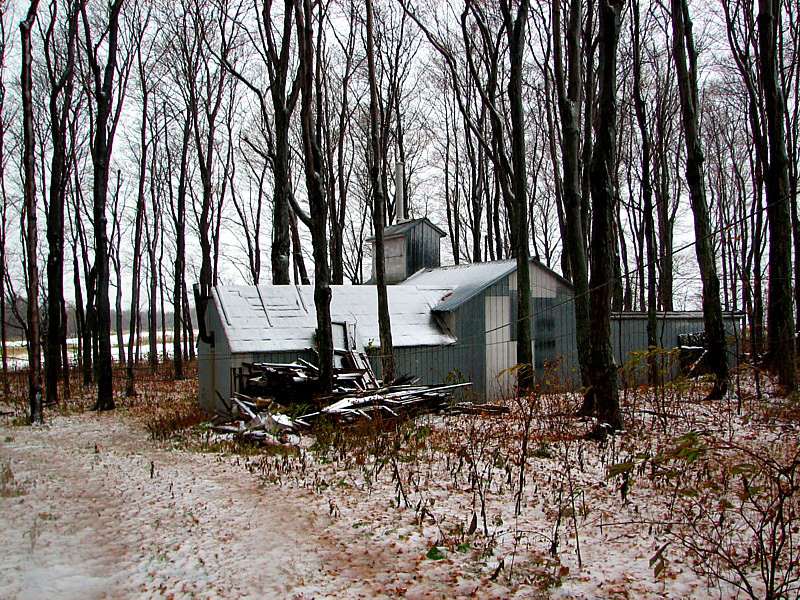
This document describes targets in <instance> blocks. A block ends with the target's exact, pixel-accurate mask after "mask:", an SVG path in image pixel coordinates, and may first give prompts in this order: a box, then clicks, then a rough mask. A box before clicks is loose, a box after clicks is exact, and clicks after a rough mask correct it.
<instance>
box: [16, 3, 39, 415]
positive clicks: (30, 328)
mask: <svg viewBox="0 0 800 600" xmlns="http://www.w3.org/2000/svg"><path fill="white" fill-rule="evenodd" d="M38 8H39V0H32V1H31V4H30V6H29V7H28V14H27V15H26V17H25V20H23V21H22V22H21V23H20V25H19V29H20V35H21V40H22V73H21V84H22V135H23V149H22V153H23V154H22V165H23V170H24V177H25V180H24V195H25V207H24V210H25V230H26V238H25V243H26V246H25V250H26V266H27V271H26V275H27V284H28V301H27V305H28V307H27V320H28V323H27V335H28V400H29V402H30V411H31V413H30V418H31V424H34V425H39V424H41V423H42V422H43V421H44V417H43V411H42V383H41V376H42V363H41V360H42V358H41V350H40V340H39V263H38V258H37V255H36V251H37V239H38V231H37V227H36V179H35V177H36V158H35V156H34V148H33V145H34V141H35V140H34V132H33V120H34V115H33V96H32V77H31V62H32V56H31V29H32V28H33V23H34V21H35V20H36V11H37V10H38Z"/></svg>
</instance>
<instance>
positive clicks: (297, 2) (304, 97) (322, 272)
mask: <svg viewBox="0 0 800 600" xmlns="http://www.w3.org/2000/svg"><path fill="white" fill-rule="evenodd" d="M294 9H295V19H296V22H297V36H298V56H299V58H300V69H299V78H300V92H301V109H300V124H301V129H302V138H303V157H304V162H305V174H306V187H307V189H308V200H309V205H310V208H311V223H312V225H311V243H312V246H313V253H314V306H315V307H316V312H317V348H318V352H319V371H320V375H319V380H320V391H321V392H322V393H327V392H330V390H331V389H332V387H333V333H332V330H331V287H330V270H329V268H328V256H327V252H328V243H327V227H328V223H327V212H328V210H327V203H326V200H325V188H324V187H323V185H322V152H321V151H320V148H319V144H318V143H317V139H316V134H315V129H316V127H315V124H314V114H313V85H314V67H313V65H314V41H313V40H314V37H313V31H312V27H311V19H312V15H311V1H310V0H294Z"/></svg>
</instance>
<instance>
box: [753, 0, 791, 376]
mask: <svg viewBox="0 0 800 600" xmlns="http://www.w3.org/2000/svg"><path fill="white" fill-rule="evenodd" d="M758 6H759V14H758V38H759V39H758V41H759V50H760V52H759V62H760V66H761V80H762V88H763V93H764V104H765V108H766V113H767V137H768V139H769V177H768V178H767V223H768V225H769V295H768V298H767V356H766V363H767V365H768V366H769V367H770V369H771V370H772V371H773V372H774V373H775V375H776V376H777V378H778V383H779V384H780V385H781V386H783V387H784V388H786V389H787V390H794V389H795V387H796V383H797V382H796V380H797V361H796V351H795V342H796V341H795V330H794V314H793V303H792V246H791V239H792V229H791V217H790V214H789V207H790V201H789V164H788V162H789V159H788V156H787V153H786V138H785V131H784V126H783V118H784V111H785V106H784V99H783V91H782V90H781V87H780V83H779V81H778V65H777V44H778V42H777V28H778V25H777V23H778V15H776V14H775V13H776V11H777V10H779V8H778V6H779V5H778V6H776V5H775V3H774V2H773V0H759V3H758Z"/></svg>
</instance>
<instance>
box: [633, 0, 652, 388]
mask: <svg viewBox="0 0 800 600" xmlns="http://www.w3.org/2000/svg"><path fill="white" fill-rule="evenodd" d="M639 4H640V0H634V2H633V97H634V104H635V109H636V120H637V123H638V124H639V135H640V136H641V138H642V184H641V185H642V196H643V204H644V215H643V216H644V243H645V248H646V251H645V252H644V253H643V254H644V259H645V262H646V265H647V267H646V270H647V286H646V287H647V304H646V306H647V348H648V350H649V352H648V357H647V365H648V370H647V372H648V381H649V382H650V385H651V386H652V385H655V384H656V382H657V379H658V363H657V361H656V357H655V349H656V347H657V346H658V339H657V337H656V330H657V325H658V324H657V322H656V308H657V303H658V298H657V294H656V233H655V221H654V219H653V211H654V208H653V186H652V184H651V182H650V162H651V155H652V150H651V144H650V131H649V129H648V128H647V109H646V104H645V100H644V97H643V96H642V47H641V30H640V25H639V23H640V14H639V13H640V11H639Z"/></svg>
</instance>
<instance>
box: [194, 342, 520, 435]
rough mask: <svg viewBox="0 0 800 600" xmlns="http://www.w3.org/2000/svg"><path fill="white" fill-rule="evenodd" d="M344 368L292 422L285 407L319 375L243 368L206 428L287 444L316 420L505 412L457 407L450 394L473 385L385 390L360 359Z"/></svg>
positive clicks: (309, 368) (306, 366) (409, 382)
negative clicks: (237, 389) (236, 387)
mask: <svg viewBox="0 0 800 600" xmlns="http://www.w3.org/2000/svg"><path fill="white" fill-rule="evenodd" d="M347 359H348V360H345V361H342V362H343V364H344V366H342V367H338V368H335V369H334V390H333V392H332V393H331V394H326V395H322V396H317V397H316V407H317V409H316V410H313V411H311V412H306V413H304V414H301V415H300V416H296V417H294V418H292V417H290V416H289V415H287V414H285V411H286V410H287V407H292V406H294V407H295V410H296V407H297V406H298V405H302V404H301V403H302V402H303V401H306V402H307V400H308V399H309V398H311V397H313V395H314V391H315V390H318V389H319V369H318V368H317V367H316V366H315V365H313V364H311V363H310V362H308V361H305V360H302V359H298V360H296V361H295V362H293V363H285V364H284V363H255V364H245V365H243V369H242V373H240V374H239V379H240V380H239V386H240V389H242V390H243V392H241V393H239V392H236V393H234V394H233V396H232V397H231V398H229V399H225V398H223V397H222V396H221V395H219V394H218V396H219V399H220V400H221V403H222V406H223V407H224V408H223V409H221V410H220V411H219V412H218V414H217V415H216V416H215V418H214V419H213V420H212V422H211V423H209V428H210V429H212V430H213V431H217V432H220V433H232V434H235V435H239V436H242V437H245V438H249V439H251V440H253V441H258V442H262V443H274V442H276V441H277V442H280V443H286V442H288V441H291V438H290V435H291V434H296V433H298V432H300V431H302V430H304V429H309V428H311V427H312V426H313V425H314V423H316V422H317V421H319V420H320V419H323V418H324V419H326V420H328V421H332V422H336V423H351V422H354V421H357V420H360V419H373V418H379V417H383V418H395V417H411V416H418V415H421V414H430V413H447V414H482V415H495V414H504V413H506V412H508V408H507V407H504V406H494V405H487V404H478V405H476V404H472V403H471V402H457V401H456V398H455V397H454V395H453V394H454V392H456V391H457V390H460V389H464V388H467V387H469V386H470V385H472V384H471V383H456V384H446V385H444V384H443V385H420V384H419V383H418V382H417V380H415V379H414V378H412V377H409V376H403V377H400V378H398V379H396V380H395V381H393V382H392V383H391V384H388V385H384V384H383V383H382V382H380V381H379V380H378V379H376V378H375V375H374V374H373V372H372V369H371V368H370V365H369V361H368V360H367V358H366V356H365V355H363V354H362V353H356V352H353V351H348V352H347Z"/></svg>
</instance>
